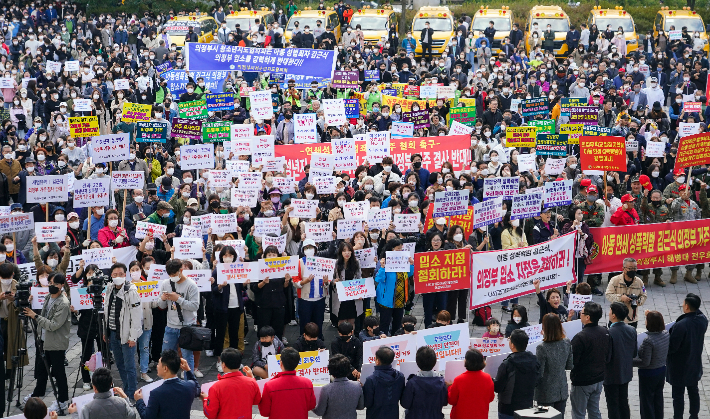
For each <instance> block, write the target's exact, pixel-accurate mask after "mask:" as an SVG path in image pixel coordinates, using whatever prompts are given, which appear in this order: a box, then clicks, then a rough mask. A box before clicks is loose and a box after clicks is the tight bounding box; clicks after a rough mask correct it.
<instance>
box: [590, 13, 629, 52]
mask: <svg viewBox="0 0 710 419" xmlns="http://www.w3.org/2000/svg"><path fill="white" fill-rule="evenodd" d="M592 25H597V29H599V31H600V32H604V31H605V30H606V27H607V25H611V30H612V31H614V32H616V31H618V30H619V28H621V29H623V32H624V38H626V55H630V54H631V53H632V52H633V51H636V50H637V49H639V36H638V34H637V33H636V25H635V24H634V18H632V17H631V15H630V14H629V13H628V12H627V11H626V10H624V8H623V7H622V6H616V7H615V8H613V9H602V8H601V7H597V6H594V8H593V10H590V11H589V18H588V19H587V26H588V27H590V28H591V27H592Z"/></svg>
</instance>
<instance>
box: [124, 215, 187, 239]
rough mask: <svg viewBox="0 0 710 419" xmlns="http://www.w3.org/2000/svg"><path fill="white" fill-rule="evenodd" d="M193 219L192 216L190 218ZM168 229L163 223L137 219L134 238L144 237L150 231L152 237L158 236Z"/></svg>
mask: <svg viewBox="0 0 710 419" xmlns="http://www.w3.org/2000/svg"><path fill="white" fill-rule="evenodd" d="M192 219H193V220H194V217H193V218H192ZM167 231H168V226H167V225H163V224H154V223H149V222H146V221H138V222H137V223H136V236H135V237H136V238H137V239H144V238H145V236H146V234H148V233H151V234H152V235H153V238H158V237H160V236H162V235H164V234H165V233H166V232H167Z"/></svg>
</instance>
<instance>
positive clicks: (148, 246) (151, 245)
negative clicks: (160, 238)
mask: <svg viewBox="0 0 710 419" xmlns="http://www.w3.org/2000/svg"><path fill="white" fill-rule="evenodd" d="M154 248H155V243H146V244H145V250H148V251H150V250H153V249H154Z"/></svg>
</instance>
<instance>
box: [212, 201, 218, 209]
mask: <svg viewBox="0 0 710 419" xmlns="http://www.w3.org/2000/svg"><path fill="white" fill-rule="evenodd" d="M210 207H211V208H219V201H212V202H210Z"/></svg>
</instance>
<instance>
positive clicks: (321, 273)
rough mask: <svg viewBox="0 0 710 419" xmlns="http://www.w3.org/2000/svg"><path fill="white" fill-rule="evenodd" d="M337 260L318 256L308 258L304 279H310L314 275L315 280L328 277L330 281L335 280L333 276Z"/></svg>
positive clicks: (305, 264)
mask: <svg viewBox="0 0 710 419" xmlns="http://www.w3.org/2000/svg"><path fill="white" fill-rule="evenodd" d="M336 262H337V261H336V260H335V259H328V258H320V257H317V256H306V262H305V263H304V267H305V272H304V273H303V276H304V278H308V277H309V276H311V275H313V277H314V278H318V279H320V278H323V277H327V278H328V280H329V281H332V280H333V274H334V273H335V263H336Z"/></svg>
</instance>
